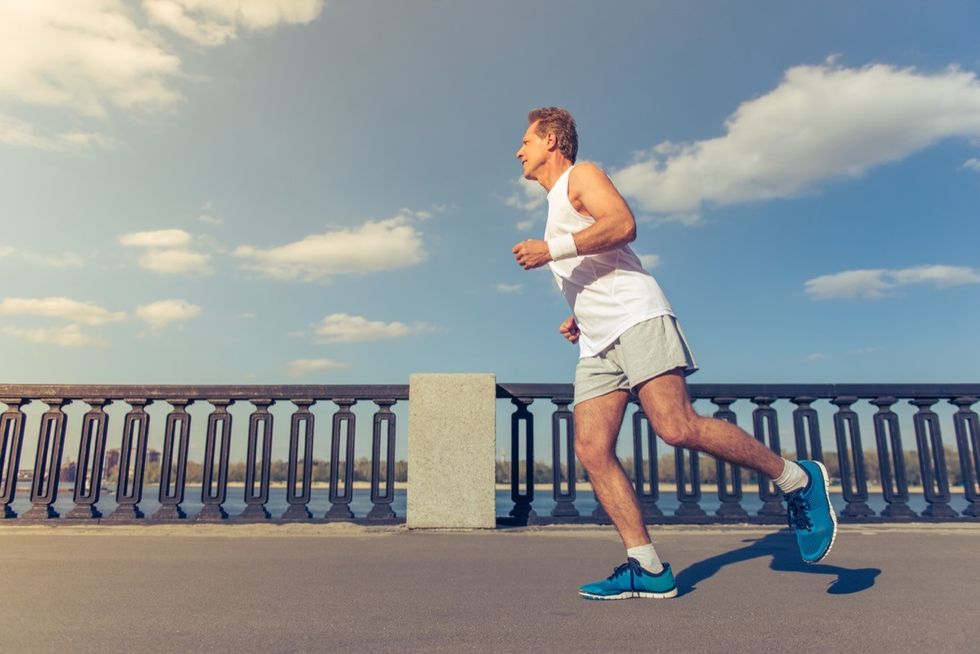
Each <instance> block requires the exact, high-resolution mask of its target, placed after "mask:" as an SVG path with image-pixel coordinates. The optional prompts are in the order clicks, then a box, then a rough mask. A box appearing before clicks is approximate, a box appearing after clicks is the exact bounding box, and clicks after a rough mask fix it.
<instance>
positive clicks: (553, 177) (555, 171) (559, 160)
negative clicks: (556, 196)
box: [538, 156, 572, 193]
mask: <svg viewBox="0 0 980 654" xmlns="http://www.w3.org/2000/svg"><path fill="white" fill-rule="evenodd" d="M571 167H572V162H571V161H569V160H568V159H566V158H565V157H561V156H559V157H556V158H554V159H552V160H550V161H548V162H547V163H546V164H545V165H544V166H542V168H543V170H542V171H541V173H539V174H538V183H539V184H541V186H543V187H544V190H545V191H547V192H549V193H550V192H551V189H552V187H553V186H554V185H555V182H557V181H558V178H559V177H561V176H562V175H563V174H564V173H565V171H566V170H568V169H569V168H571Z"/></svg>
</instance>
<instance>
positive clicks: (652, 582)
mask: <svg viewBox="0 0 980 654" xmlns="http://www.w3.org/2000/svg"><path fill="white" fill-rule="evenodd" d="M578 594H579V595H581V596H582V597H584V598H585V599H590V600H617V599H630V598H631V597H650V598H656V599H663V598H667V597H677V584H675V583H674V573H673V571H671V569H670V564H669V563H664V569H663V570H661V571H660V572H658V573H657V574H653V573H652V572H647V571H646V570H645V569H644V568H643V566H641V565H640V562H639V561H637V560H636V559H632V558H630V559H626V563H624V564H623V565H621V566H619V567H618V568H616V569H615V570H613V573H612V574H611V575H609V577H608V578H607V579H603V580H602V581H597V582H595V583H594V584H586V585H585V586H582V587H581V588H579V591H578Z"/></svg>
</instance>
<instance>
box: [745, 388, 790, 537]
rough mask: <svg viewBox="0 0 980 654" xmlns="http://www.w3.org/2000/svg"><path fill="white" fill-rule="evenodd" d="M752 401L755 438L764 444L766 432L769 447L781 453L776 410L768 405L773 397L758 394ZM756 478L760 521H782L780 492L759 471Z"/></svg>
mask: <svg viewBox="0 0 980 654" xmlns="http://www.w3.org/2000/svg"><path fill="white" fill-rule="evenodd" d="M752 401H753V402H754V403H755V404H756V408H755V409H753V411H752V428H753V431H754V432H755V438H756V440H757V441H759V442H760V443H762V444H763V445H765V444H766V435H767V434H768V440H769V446H768V447H769V449H770V450H772V451H773V452H775V453H776V454H781V451H780V447H779V423H778V419H777V417H776V410H775V409H773V408H772V407H771V406H769V405H770V404H771V403H772V401H773V398H771V397H766V396H758V397H754V398H752ZM756 479H757V480H758V483H759V499H761V500H762V508H761V509H759V513H758V514H757V515H758V517H759V518H760V519H761V521H762V522H782V521H783V520H785V519H786V509H785V508H783V499H782V498H783V495H782V493H781V492H780V491H779V489H778V488H776V487H775V486H774V485H773V483H772V482H771V481H770V480H769V478H768V477H766V476H765V475H764V474H762V473H761V472H759V473H756Z"/></svg>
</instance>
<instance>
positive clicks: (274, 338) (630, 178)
mask: <svg viewBox="0 0 980 654" xmlns="http://www.w3.org/2000/svg"><path fill="white" fill-rule="evenodd" d="M978 24H980V7H978V6H977V5H976V4H975V3H969V2H943V3H929V4H926V3H896V2H888V3H884V2H863V3H849V2H826V3H819V4H816V3H814V4H813V5H810V6H802V5H801V3H780V2H754V3H710V2H700V3H680V2H670V3H654V2H615V1H614V2H607V3H602V4H599V3H584V2H581V3H580V2H539V3H534V4H533V7H529V6H528V3H523V2H494V3H475V2H412V3H407V2H397V1H390V2H389V1H382V0H377V1H369V2H353V1H350V0H348V1H343V0H337V1H334V2H326V3H321V2H317V1H314V0H294V1H288V0H276V1H269V2H246V1H244V0H215V1H213V2H198V1H197V0H146V1H145V2H127V3H124V2H116V1H111V0H84V1H82V0H79V1H72V2H64V3H59V2H45V3H34V2H5V3H4V4H2V5H0V44H2V45H0V54H2V55H3V56H0V208H2V209H0V211H2V213H0V216H2V224H3V228H4V229H3V232H2V236H0V271H2V273H3V275H4V278H5V279H6V280H7V283H6V284H5V286H4V288H3V289H2V290H0V357H2V359H3V361H4V374H3V378H4V381H5V382H8V383H17V382H24V383H28V382H30V383H34V382H44V383H146V384H152V383H188V384H189V383H202V384H209V383H212V384H242V383H244V384H252V383H254V384H260V383H269V384H272V383H378V384H380V383H393V384H401V383H407V381H408V377H409V375H410V374H411V373H413V372H492V373H495V374H496V375H497V377H498V380H500V381H523V382H568V381H571V379H572V375H573V371H574V366H575V363H576V358H577V351H576V348H574V347H572V346H570V345H568V344H567V343H566V342H565V341H564V339H562V338H561V337H560V336H559V335H558V333H557V327H558V324H559V323H560V322H561V321H562V320H563V319H564V318H565V317H566V316H567V315H568V310H567V306H566V305H565V304H564V300H563V298H562V297H561V295H560V294H559V293H558V291H557V289H556V287H555V285H554V282H553V281H552V279H551V277H550V274H549V273H548V272H547V271H546V270H538V271H533V272H525V271H523V270H522V269H521V268H519V267H518V266H517V265H516V264H515V263H514V261H513V259H512V257H511V254H510V249H511V247H512V246H513V244H514V243H515V242H517V241H519V240H523V239H526V238H531V237H535V238H537V237H540V235H541V233H542V232H543V228H544V206H543V204H542V203H541V200H542V198H543V196H542V195H541V192H540V191H539V190H537V189H535V188H534V187H533V186H527V185H524V184H522V183H521V182H520V180H519V173H520V167H519V165H518V162H517V160H516V159H515V157H514V152H515V151H516V149H517V147H518V146H519V139H520V137H521V135H522V134H523V131H524V129H525V127H526V119H525V116H526V113H527V111H528V110H529V109H531V108H533V107H537V106H543V105H560V106H564V107H566V108H568V109H569V110H570V111H572V113H573V114H574V115H575V116H576V119H577V121H578V124H579V136H580V150H579V152H580V158H581V159H587V160H591V161H596V162H598V163H599V164H601V165H602V166H603V167H604V168H605V169H606V170H607V171H608V172H609V173H610V175H611V176H612V178H613V180H614V181H615V182H616V183H617V184H618V185H619V186H620V188H621V189H622V190H623V192H624V195H625V196H626V198H627V200H628V201H629V203H630V205H631V206H632V207H633V210H634V212H635V214H636V215H637V218H638V220H639V229H638V237H637V240H636V242H635V243H634V249H635V250H636V251H637V252H638V253H639V254H641V255H644V256H645V259H644V260H645V261H646V262H647V263H648V264H649V266H650V270H651V272H652V273H653V274H654V275H655V276H656V277H657V279H658V281H659V282H660V283H661V285H662V286H663V288H664V289H665V291H666V292H667V295H668V297H669V298H670V300H671V302H672V304H673V305H674V308H675V310H676V311H677V313H678V316H679V318H680V320H681V323H682V325H683V327H684V330H685V332H686V334H687V336H688V338H689V340H690V341H691V344H692V347H693V349H694V352H695V354H696V355H697V357H698V360H699V363H700V364H701V372H699V373H698V375H696V376H695V377H693V378H692V381H695V382H697V381H701V382H876V381H881V382H885V381H888V382H971V381H976V371H977V370H978V368H980V348H978V346H977V343H978V339H977V328H976V326H977V324H980V249H978V247H977V244H978V243H980V220H978V213H977V207H978V203H980V80H978V79H977V72H978V71H980V40H978V39H977V38H976V32H975V26H976V25H978Z"/></svg>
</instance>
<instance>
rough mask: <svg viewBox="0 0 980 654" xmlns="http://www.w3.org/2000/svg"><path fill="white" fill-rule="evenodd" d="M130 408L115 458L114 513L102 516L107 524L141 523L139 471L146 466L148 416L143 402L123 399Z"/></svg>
mask: <svg viewBox="0 0 980 654" xmlns="http://www.w3.org/2000/svg"><path fill="white" fill-rule="evenodd" d="M123 401H124V402H125V403H126V404H128V405H130V406H131V407H132V408H131V409H130V410H129V412H128V413H127V414H126V417H125V418H124V419H123V440H122V449H121V454H120V456H119V478H118V480H117V481H116V510H115V511H113V512H112V513H111V514H109V516H108V517H106V520H108V521H110V522H130V521H133V520H141V519H142V518H143V517H144V515H143V512H142V511H141V510H140V507H139V503H140V501H142V499H143V469H144V466H145V465H146V438H147V434H148V433H149V428H150V416H149V415H147V413H146V412H145V410H144V408H143V407H144V406H146V403H147V401H146V400H145V399H138V398H137V399H127V400H123Z"/></svg>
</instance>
